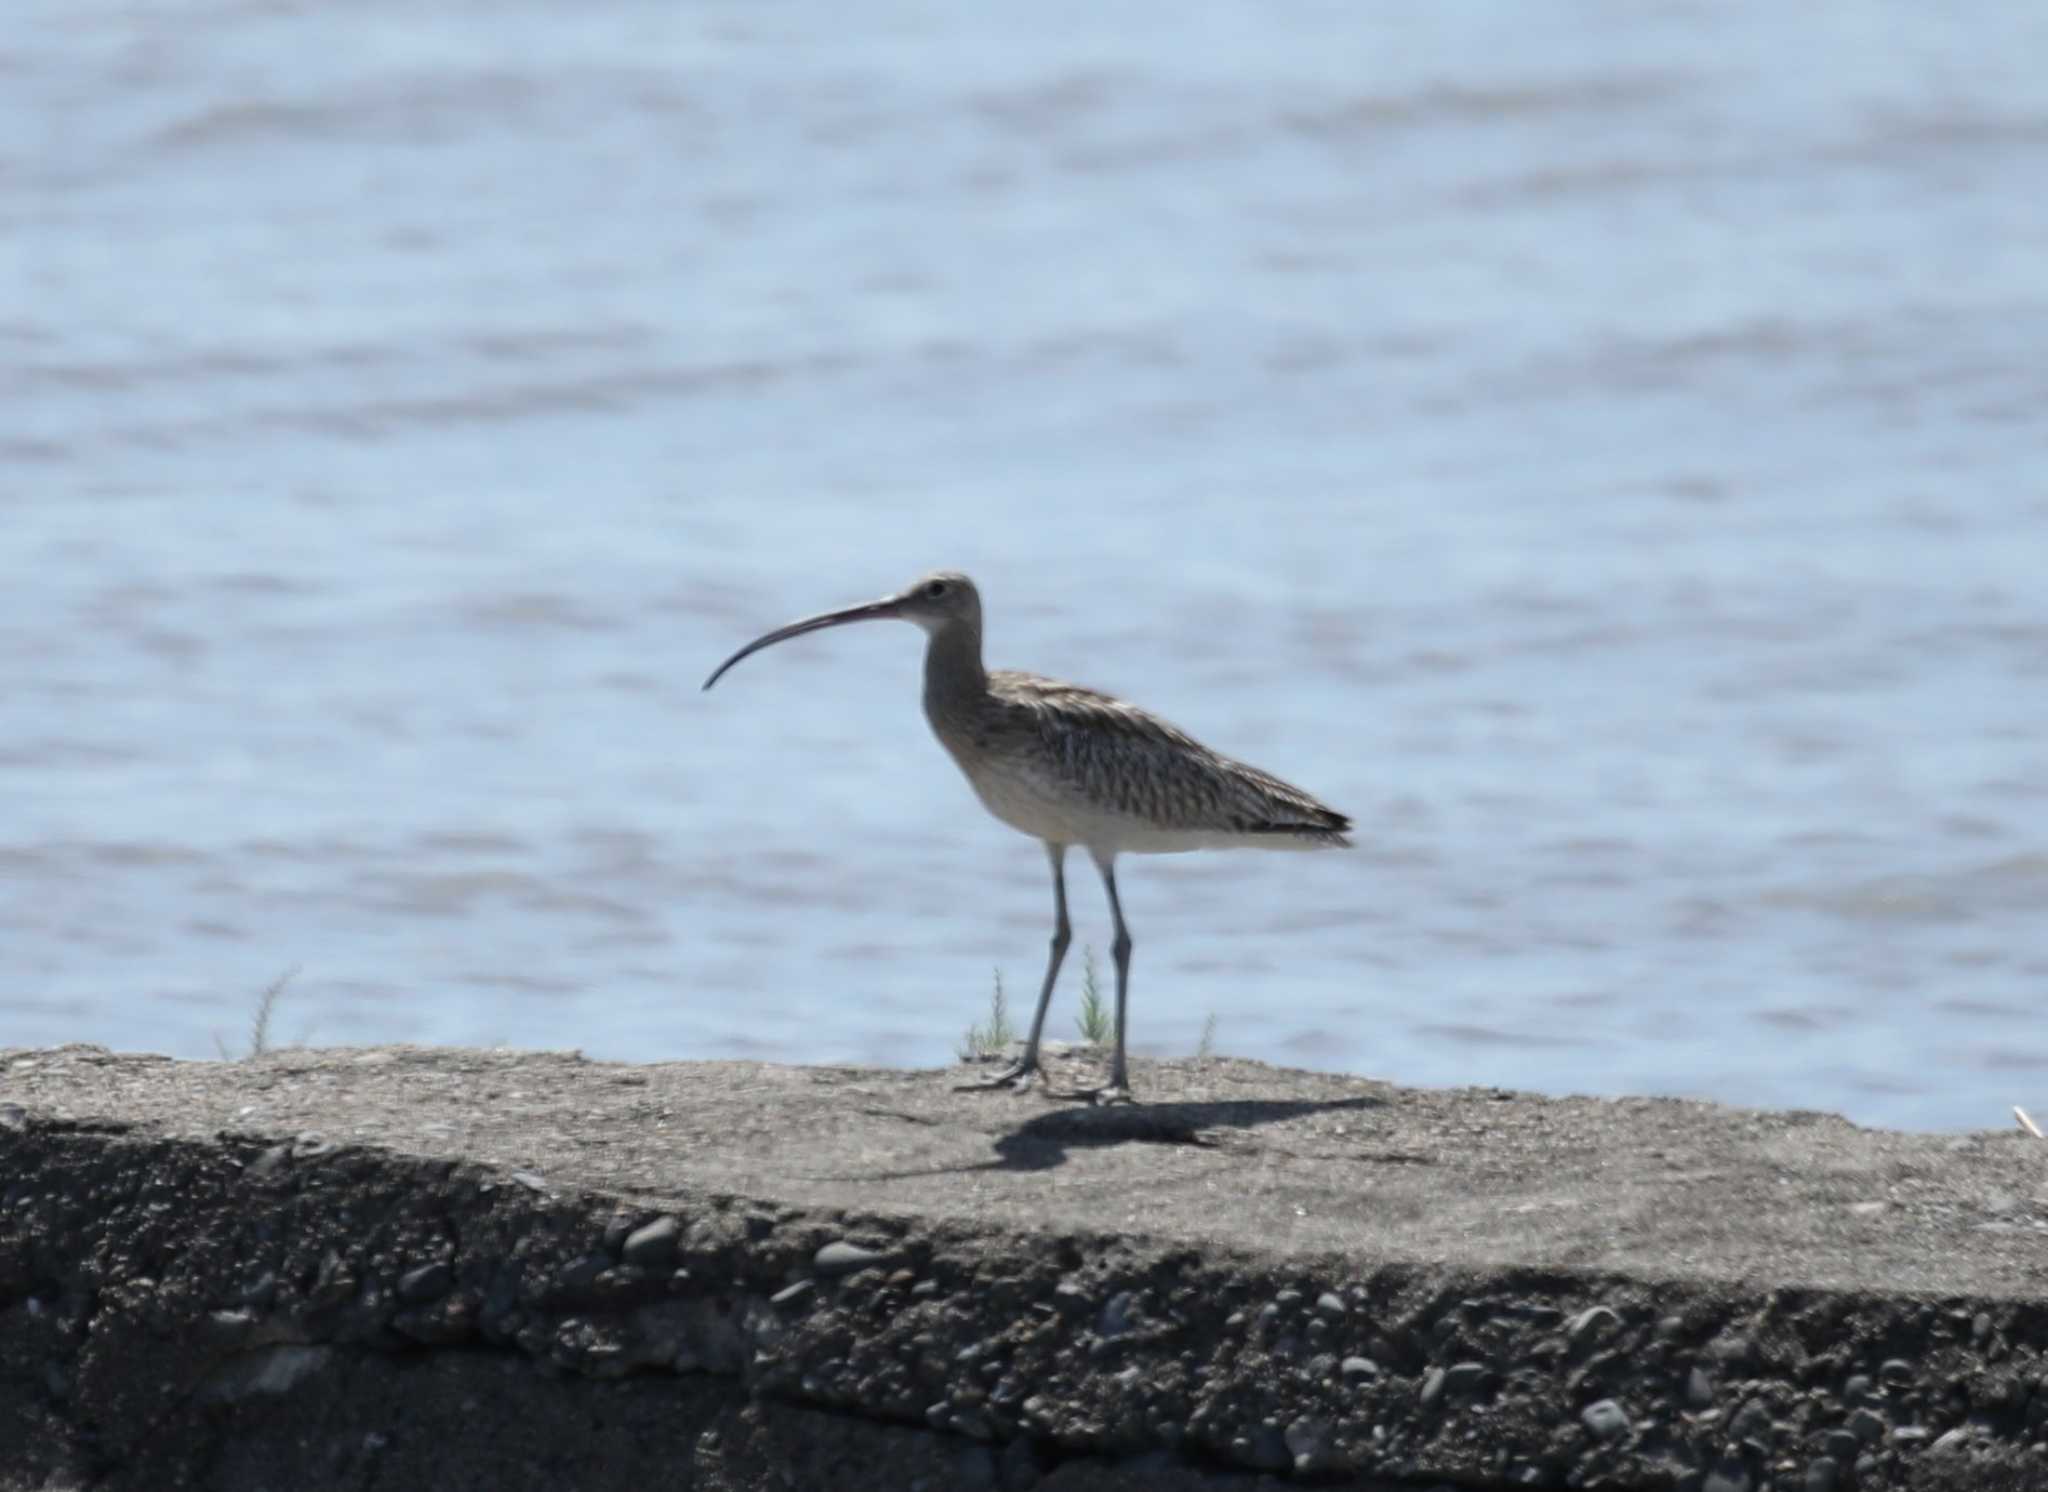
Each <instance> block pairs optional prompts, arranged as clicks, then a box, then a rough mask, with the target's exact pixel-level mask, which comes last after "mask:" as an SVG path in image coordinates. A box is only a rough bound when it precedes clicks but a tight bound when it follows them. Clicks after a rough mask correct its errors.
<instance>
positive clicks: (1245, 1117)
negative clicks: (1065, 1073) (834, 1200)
mask: <svg viewBox="0 0 2048 1492" xmlns="http://www.w3.org/2000/svg"><path fill="white" fill-rule="evenodd" d="M1385 1104H1386V1100H1385V1099H1380V1098H1373V1097H1370V1096H1367V1095H1359V1096H1357V1097H1353V1098H1331V1099H1321V1100H1315V1101H1310V1100H1306V1099H1236V1100H1222V1101H1216V1102H1210V1103H1152V1104H1131V1105H1123V1104H1118V1105H1113V1106H1110V1107H1106V1108H1064V1109H1051V1110H1048V1111H1047V1112H1045V1113H1042V1114H1038V1115H1035V1116H1033V1117H1032V1118H1030V1119H1027V1120H1025V1121H1024V1122H1023V1123H1022V1124H1020V1125H1018V1126H1017V1127H1016V1128H1015V1129H1013V1130H1012V1131H1010V1133H1008V1134H1006V1135H1004V1136H1002V1137H1001V1138H1000V1139H998V1140H997V1141H996V1142H995V1152H996V1155H995V1159H993V1160H985V1161H977V1162H973V1163H971V1164H967V1165H958V1166H931V1167H926V1168H923V1169H919V1170H911V1171H876V1172H870V1173H868V1175H867V1176H866V1177H865V1178H862V1179H866V1180H870V1181H900V1180H905V1179H908V1178H910V1177H915V1176H948V1175H958V1174H965V1173H970V1172H975V1171H1050V1170H1052V1169H1054V1168H1056V1167H1058V1166H1063V1165H1065V1164H1066V1163H1067V1158H1068V1156H1069V1155H1070V1154H1071V1153H1072V1152H1073V1151H1075V1150H1083V1149H1092V1148H1094V1147H1096V1146H1102V1145H1194V1146H1199V1147H1201V1148H1204V1149H1217V1148H1221V1146H1222V1144H1223V1133H1222V1132H1224V1131H1227V1130H1233V1129H1236V1130H1248V1129H1254V1128H1256V1127H1258V1126H1259V1125H1262V1124H1277V1123H1279V1122H1280V1121H1282V1120H1285V1119H1299V1118H1301V1117H1302V1116H1303V1115H1305V1114H1327V1113H1340V1112H1343V1111H1346V1110H1357V1109H1376V1108H1383V1107H1385Z"/></svg>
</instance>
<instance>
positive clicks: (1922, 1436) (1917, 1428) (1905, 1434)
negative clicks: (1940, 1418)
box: [1892, 1425, 1934, 1445]
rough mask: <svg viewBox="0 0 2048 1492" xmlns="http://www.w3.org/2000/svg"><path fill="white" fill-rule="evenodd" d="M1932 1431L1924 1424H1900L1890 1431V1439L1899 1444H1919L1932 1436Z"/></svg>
mask: <svg viewBox="0 0 2048 1492" xmlns="http://www.w3.org/2000/svg"><path fill="white" fill-rule="evenodd" d="M1933 1433H1934V1432H1933V1431H1931V1430H1929V1429H1928V1428H1927V1427H1926V1426H1925V1425H1900V1426H1899V1427H1898V1429H1896V1430H1894V1431H1892V1439H1893V1440H1895V1441H1897V1442H1898V1443H1899V1444H1900V1445H1921V1444H1924V1443H1925V1442H1926V1441H1927V1440H1929V1439H1930V1438H1932V1436H1933Z"/></svg>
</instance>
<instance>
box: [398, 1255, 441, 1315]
mask: <svg viewBox="0 0 2048 1492" xmlns="http://www.w3.org/2000/svg"><path fill="white" fill-rule="evenodd" d="M454 1283H455V1271H454V1270H452V1269H450V1268H449V1267H448V1263H447V1261H446V1260H444V1259H436V1260H435V1261H434V1262H433V1263H431V1264H422V1265H420V1267H419V1268H417V1269H408V1270H407V1271H406V1272H405V1273H404V1274H402V1275H400V1276H399V1277H398V1298H399V1299H400V1300H402V1301H404V1302H406V1304H408V1305H421V1304H424V1303H425V1302H427V1301H430V1300H439V1299H440V1298H441V1297H442V1296H444V1295H446V1294H447V1293H448V1287H449V1286H450V1285H452V1284H454Z"/></svg>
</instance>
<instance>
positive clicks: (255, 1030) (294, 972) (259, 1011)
mask: <svg viewBox="0 0 2048 1492" xmlns="http://www.w3.org/2000/svg"><path fill="white" fill-rule="evenodd" d="M298 973H299V966H298V965H297V964H293V965H292V966H291V967H290V968H289V969H286V970H285V971H284V972H283V973H282V974H280V975H278V976H277V978H275V979H273V980H271V981H270V983H269V985H268V986H267V987H266V988H265V989H264V991H263V993H262V994H260V995H258V996H257V997H256V1009H255V1011H254V1012H253V1013H252V1014H251V1015H250V1017H249V1045H248V1048H247V1050H245V1051H241V1052H231V1051H229V1050H228V1044H227V1043H226V1042H225V1041H222V1040H221V1039H220V1035H219V1033H218V1032H216V1033H215V1034H214V1038H213V1045H214V1049H215V1050H216V1051H218V1052H219V1053H220V1057H221V1060H222V1061H223V1062H238V1061H240V1060H242V1059H243V1058H245V1057H260V1056H262V1055H263V1054H264V1053H265V1052H267V1051H271V1050H273V1047H272V1044H271V1040H270V1022H271V1018H272V1017H273V1016H275V1015H276V1014H277V1002H278V1001H279V1000H280V999H281V998H283V996H284V987H285V986H286V985H288V984H290V983H291V982H292V980H294V979H295V978H297V977H298Z"/></svg>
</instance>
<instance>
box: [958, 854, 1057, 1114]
mask: <svg viewBox="0 0 2048 1492" xmlns="http://www.w3.org/2000/svg"><path fill="white" fill-rule="evenodd" d="M1045 857H1046V859H1048V860H1050V861H1051V862H1052V904H1053V914H1054V915H1053V924H1052V957H1051V958H1050V959H1048V960H1047V961H1046V965H1045V983H1044V984H1042V985H1041V986H1039V990H1038V1009H1037V1011H1036V1012H1035V1013H1034V1014H1033V1015H1032V1017H1031V1034H1030V1035H1029V1036H1027V1037H1025V1038H1024V1053H1023V1055H1022V1056H1020V1057H1018V1058H1017V1060H1016V1061H1014V1062H1012V1063H1011V1064H1010V1065H1009V1066H1008V1067H1005V1068H1004V1069H1003V1070H1002V1071H1001V1072H999V1073H997V1074H996V1075H995V1076H994V1077H992V1078H987V1079H984V1080H983V1081H981V1082H978V1083H962V1084H960V1088H961V1090H962V1091H965V1090H968V1089H973V1088H1014V1087H1018V1086H1020V1085H1022V1084H1024V1083H1027V1082H1029V1081H1030V1080H1031V1078H1032V1077H1033V1075H1035V1074H1036V1073H1037V1072H1038V1070H1039V1069H1038V1038H1039V1037H1040V1036H1042V1035H1044V1034H1045V1013H1046V1012H1047V1011H1048V1010H1050V1009H1051V1008H1052V987H1053V983H1054V981H1055V980H1057V979H1058V978H1059V977H1060V960H1061V959H1063V958H1065V957H1066V956H1067V945H1068V944H1069V943H1071V942H1073V941H1074V929H1073V926H1072V924H1071V923H1069V922H1068V921H1067V847H1066V846H1065V845H1063V844H1054V843H1052V842H1051V841H1050V840H1048V841H1046V846H1045Z"/></svg>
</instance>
